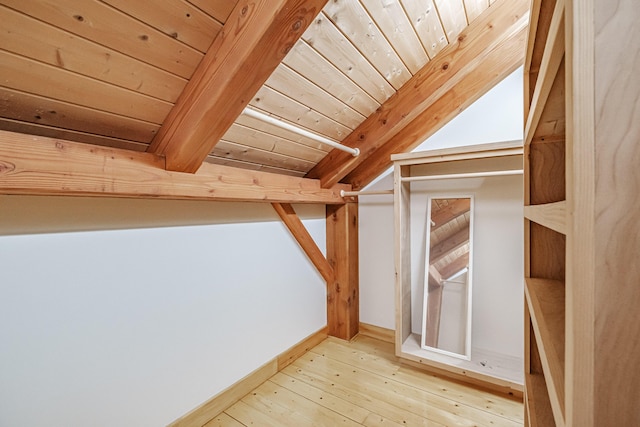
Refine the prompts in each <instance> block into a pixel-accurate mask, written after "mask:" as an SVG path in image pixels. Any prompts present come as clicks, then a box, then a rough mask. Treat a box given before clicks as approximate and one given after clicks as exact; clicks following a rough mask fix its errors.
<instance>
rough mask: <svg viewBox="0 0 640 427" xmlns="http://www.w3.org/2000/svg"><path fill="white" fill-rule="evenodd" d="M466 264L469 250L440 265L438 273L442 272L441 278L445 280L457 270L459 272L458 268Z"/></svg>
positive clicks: (460, 268)
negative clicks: (443, 265)
mask: <svg viewBox="0 0 640 427" xmlns="http://www.w3.org/2000/svg"><path fill="white" fill-rule="evenodd" d="M468 265H469V252H465V253H464V254H462V255H460V256H459V257H458V258H456V259H454V260H453V261H451V262H450V263H449V264H447V265H446V266H445V267H442V268H441V269H440V273H441V274H442V277H443V279H444V280H446V279H448V278H449V277H451V276H453V275H454V274H456V273H457V272H459V271H460V270H462V269H463V268H465V267H467V266H468Z"/></svg>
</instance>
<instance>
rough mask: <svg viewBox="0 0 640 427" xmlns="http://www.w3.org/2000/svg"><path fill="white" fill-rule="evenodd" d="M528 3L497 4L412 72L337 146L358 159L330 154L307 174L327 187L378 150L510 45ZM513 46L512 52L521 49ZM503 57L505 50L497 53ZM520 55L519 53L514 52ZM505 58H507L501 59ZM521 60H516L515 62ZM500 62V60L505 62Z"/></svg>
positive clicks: (523, 22) (522, 24) (516, 0)
mask: <svg viewBox="0 0 640 427" xmlns="http://www.w3.org/2000/svg"><path fill="white" fill-rule="evenodd" d="M527 17H528V3H527V1H526V0H502V1H500V2H498V3H496V4H495V5H494V6H493V7H491V8H490V9H489V13H486V14H483V15H482V16H481V17H480V18H478V19H476V21H474V22H473V23H472V24H471V25H470V26H469V27H468V28H467V29H466V30H465V31H464V32H463V33H462V34H461V35H460V37H459V38H458V39H457V40H456V41H455V42H454V43H452V44H450V45H449V46H447V47H446V48H445V49H444V50H443V51H442V52H441V53H440V54H439V55H438V56H437V57H436V58H435V59H434V60H432V61H430V62H429V63H427V65H426V66H425V67H424V68H423V69H422V70H421V71H420V72H419V73H418V74H416V75H415V76H414V77H413V78H412V79H411V81H409V82H408V83H407V84H406V85H405V86H404V87H403V88H402V89H400V90H399V91H398V92H397V93H396V95H395V96H393V97H391V98H390V99H389V100H388V101H386V102H385V103H384V104H383V105H382V106H381V107H380V108H379V109H378V110H377V111H376V112H375V113H374V114H372V115H371V116H369V117H368V118H367V119H366V120H365V121H364V122H363V123H362V124H361V125H360V126H358V128H356V129H355V130H354V131H353V132H352V133H351V134H350V135H349V136H347V138H345V139H344V140H343V141H342V143H343V144H345V145H347V146H349V147H358V148H359V149H360V152H361V154H360V156H358V157H353V156H351V155H350V154H348V153H345V152H343V151H339V150H332V151H331V152H330V153H329V154H328V155H327V156H326V157H325V158H324V159H323V160H322V161H321V162H319V163H318V164H317V165H316V166H315V167H314V168H313V169H312V170H311V171H310V172H309V174H308V177H310V178H319V179H320V180H321V181H322V183H323V185H326V186H327V187H331V186H332V185H333V184H335V183H337V182H339V181H340V180H342V179H343V178H344V177H345V176H346V175H347V174H349V173H350V172H351V171H352V170H354V169H355V168H356V167H357V166H359V165H360V164H362V163H363V162H365V161H367V162H368V157H369V156H370V155H371V154H372V153H374V152H375V151H376V150H377V149H379V148H380V147H381V146H383V145H385V144H386V143H388V141H389V140H391V139H392V138H393V137H394V136H396V135H397V134H398V133H399V132H400V131H402V129H403V128H405V127H406V126H408V125H409V124H410V123H411V122H412V121H413V120H414V119H416V117H418V116H419V115H420V114H421V113H422V112H423V111H425V110H426V109H427V108H428V107H430V106H432V105H433V104H434V102H436V101H437V100H438V98H440V97H442V96H443V95H444V94H446V93H447V91H449V90H451V89H452V88H453V87H454V86H455V85H456V84H458V83H459V82H461V81H463V80H464V78H465V77H466V76H467V75H469V74H472V73H473V74H475V70H477V69H479V68H481V67H482V63H483V62H484V61H485V60H486V59H487V57H488V56H490V55H491V53H492V52H493V51H495V50H496V49H498V50H502V49H501V46H509V47H512V46H511V44H510V43H509V41H511V40H513V39H514V38H517V37H518V35H519V34H520V33H521V32H523V30H524V29H525V28H526V23H527ZM522 47H523V46H522V43H519V44H518V46H517V49H519V50H523V49H522ZM502 53H503V54H506V53H509V52H502ZM518 54H519V57H520V58H521V57H523V53H522V52H518ZM506 58H507V59H509V56H508V55H507V56H506ZM520 61H521V59H520ZM505 62H506V61H505Z"/></svg>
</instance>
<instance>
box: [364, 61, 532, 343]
mask: <svg viewBox="0 0 640 427" xmlns="http://www.w3.org/2000/svg"><path fill="white" fill-rule="evenodd" d="M522 85H523V83H522V69H518V70H516V71H515V72H514V73H513V74H512V75H510V76H509V77H507V78H506V79H505V80H503V81H502V82H501V83H499V84H498V85H497V86H496V87H494V88H493V89H492V90H491V91H489V92H488V93H487V94H485V95H484V96H483V97H482V98H480V99H479V100H478V101H476V102H475V103H474V104H472V105H471V106H470V107H469V108H468V109H466V110H465V111H463V112H462V113H461V114H460V115H458V116H457V117H456V118H454V119H453V120H452V121H451V122H449V123H448V124H447V125H445V126H444V127H443V128H442V129H440V130H439V131H438V132H436V133H435V134H434V135H433V136H432V137H431V138H429V139H428V140H427V141H425V142H424V143H423V144H422V145H421V146H419V147H418V148H417V149H416V150H415V151H424V150H428V149H438V148H446V147H455V146H464V145H473V144H483V143H490V142H499V141H509V140H519V139H522V127H523V125H522V117H523V110H522V105H523V101H522V87H523V86H522ZM493 179H494V180H495V179H496V178H493ZM514 179H515V180H516V181H515V183H516V184H515V185H520V188H521V184H518V183H521V182H522V179H521V177H516V178H513V177H512V178H511V184H507V185H510V186H511V188H513V182H514V181H513V180H514ZM500 182H507V183H508V182H510V181H509V178H505V179H501V180H500ZM458 184H460V183H458ZM458 184H456V185H458ZM391 188H393V177H392V175H391V174H390V173H389V172H387V173H386V174H384V175H383V176H381V177H380V178H379V179H378V180H376V181H375V182H374V183H372V184H371V185H370V186H369V188H367V189H368V190H383V189H391ZM468 190H470V189H467V190H465V189H464V188H460V189H459V191H462V192H464V191H467V192H469V191H468ZM509 197H512V196H509ZM519 197H520V199H518V198H517V196H516V199H515V200H512V201H511V202H509V206H510V209H512V210H511V212H512V213H513V212H514V209H515V211H516V212H517V211H518V209H519V212H520V213H519V215H520V216H519V218H516V219H515V220H517V221H519V223H520V224H521V223H522V213H521V212H522V208H521V207H522V200H521V197H522V196H521V195H520V196H519ZM422 202H423V201H421V200H418V199H417V198H416V200H413V199H412V206H411V210H412V212H417V211H419V210H421V209H422V210H424V208H425V207H424V206H422ZM359 205H360V210H359V221H360V232H359V238H360V320H361V321H362V322H364V323H370V324H373V325H377V326H381V327H384V328H388V329H394V328H395V294H394V280H395V278H394V254H393V247H394V240H393V239H394V237H393V196H391V195H388V196H387V195H384V196H367V197H360V200H359ZM513 214H514V215H518V214H517V213H513ZM493 226H495V227H497V228H496V229H498V230H499V229H500V227H501V225H500V224H494V225H493ZM507 229H508V230H510V234H508V235H507V236H506V237H505V238H508V239H511V240H510V242H509V243H508V244H509V245H513V247H516V248H520V249H519V250H522V244H521V241H522V233H517V232H516V233H515V234H513V233H514V232H513V228H512V227H511V225H509V226H508V227H507ZM518 242H520V243H519V244H518ZM476 254H477V252H476ZM423 255H424V254H423ZM485 256H492V255H490V254H485ZM521 258H522V257H520V259H521ZM514 268H516V269H517V270H516V273H518V274H519V275H518V276H517V277H519V278H521V277H522V274H521V271H522V266H521V263H518V265H516V266H515V267H514ZM512 273H513V272H510V273H509V277H515V276H514V274H512ZM495 274H500V273H499V272H495ZM514 286H515V288H514V289H515V291H514V293H515V295H516V296H517V297H518V298H519V299H518V301H515V297H514V293H510V294H509V295H504V296H501V295H480V296H478V297H476V298H475V299H474V307H476V305H478V304H486V303H488V302H487V300H488V299H489V300H490V299H491V298H505V299H506V300H505V301H508V302H507V304H502V306H506V307H509V310H507V311H505V315H506V316H507V317H505V318H504V323H505V324H506V323H508V322H515V325H516V326H515V327H512V326H513V324H511V325H510V326H509V327H506V328H505V327H504V325H502V326H501V325H497V326H496V327H495V328H494V329H491V328H488V331H489V332H487V334H483V335H482V337H481V338H480V340H481V341H482V342H486V343H487V345H489V346H491V347H494V348H495V347H500V348H504V347H505V346H506V347H508V349H507V351H508V352H509V353H508V354H513V352H514V351H515V352H516V353H518V352H519V353H521V352H522V351H521V348H522V344H521V343H522V328H519V329H518V325H519V324H521V322H522V317H523V315H522V298H521V295H522V294H521V290H522V287H521V286H522V284H521V283H516V284H514ZM518 292H520V294H518ZM489 322H490V324H491V325H494V324H495V322H494V320H490V321H489ZM492 334H493V335H492ZM485 335H486V336H485ZM492 337H493V338H492ZM477 341H478V340H476V343H477ZM509 343H511V344H513V345H510V344H509Z"/></svg>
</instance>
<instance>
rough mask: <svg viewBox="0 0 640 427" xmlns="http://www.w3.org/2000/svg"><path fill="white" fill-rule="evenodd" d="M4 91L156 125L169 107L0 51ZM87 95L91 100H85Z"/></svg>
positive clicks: (138, 95)
mask: <svg viewBox="0 0 640 427" xmlns="http://www.w3.org/2000/svg"><path fill="white" fill-rule="evenodd" d="M0 62H1V63H2V67H1V68H0V81H1V82H2V85H3V86H4V87H6V88H9V89H12V90H16V91H21V92H28V93H38V94H40V95H41V96H44V97H47V98H52V99H55V100H58V101H64V102H68V103H71V104H76V105H80V106H84V107H87V108H93V109H97V110H102V111H107V112H110V113H113V114H118V115H121V116H125V117H130V118H134V119H138V120H144V121H147V122H150V123H155V124H160V123H162V121H163V120H164V119H165V117H166V115H167V114H168V113H169V111H170V110H171V103H169V102H166V101H161V100H159V99H156V98H152V97H150V96H148V95H144V94H140V93H136V92H133V91H130V90H128V89H123V88H121V87H118V86H113V85H111V84H108V83H104V82H101V81H98V80H95V79H92V78H89V77H85V76H82V75H79V74H75V73H72V72H70V71H67V70H64V69H61V68H58V67H55V66H52V65H48V64H44V63H41V62H37V61H34V60H32V59H29V58H26V57H24V56H20V55H15V54H13V53H9V52H6V51H2V50H0ZM87 93H91V94H92V95H93V96H91V97H88V96H87Z"/></svg>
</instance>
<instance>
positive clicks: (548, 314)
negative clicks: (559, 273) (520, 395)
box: [525, 278, 565, 425]
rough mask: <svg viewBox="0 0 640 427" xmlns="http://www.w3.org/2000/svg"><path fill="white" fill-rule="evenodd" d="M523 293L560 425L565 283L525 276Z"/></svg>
mask: <svg viewBox="0 0 640 427" xmlns="http://www.w3.org/2000/svg"><path fill="white" fill-rule="evenodd" d="M525 295H526V298H527V304H528V307H529V313H530V314H531V324H532V326H533V330H534V332H535V334H536V337H537V339H536V342H537V344H538V350H539V352H540V358H541V363H542V368H543V371H544V375H545V383H546V385H547V388H548V390H549V396H550V403H551V407H552V410H553V413H554V419H555V420H556V425H564V419H565V416H564V413H565V412H564V411H565V393H564V389H565V385H564V381H565V375H564V372H565V284H564V282H561V281H555V280H544V279H532V278H530V279H527V280H526V285H525Z"/></svg>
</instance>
